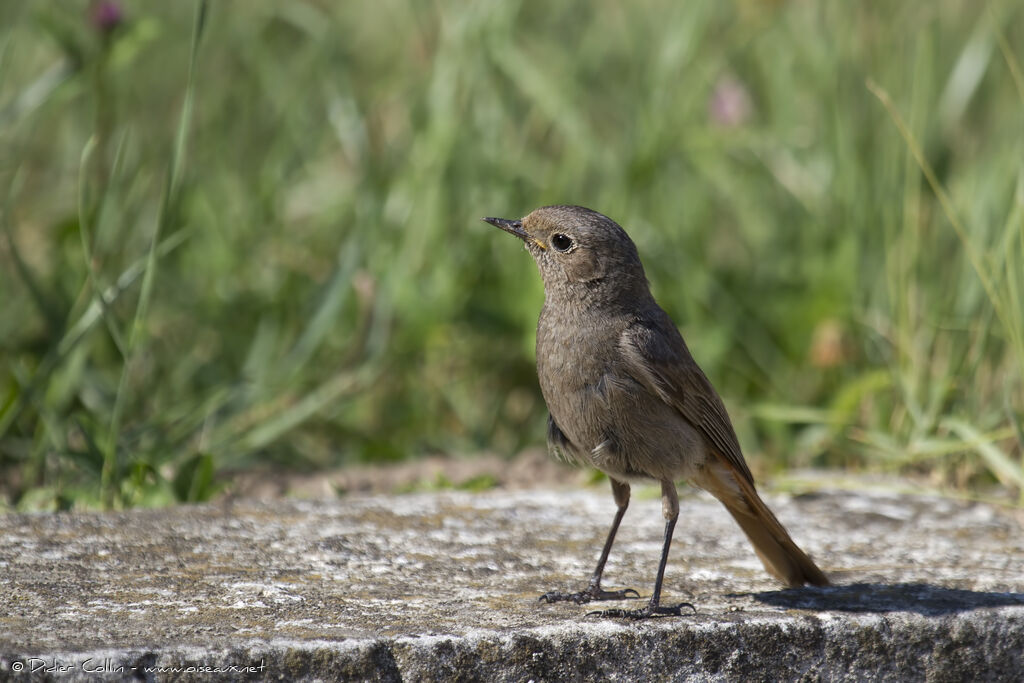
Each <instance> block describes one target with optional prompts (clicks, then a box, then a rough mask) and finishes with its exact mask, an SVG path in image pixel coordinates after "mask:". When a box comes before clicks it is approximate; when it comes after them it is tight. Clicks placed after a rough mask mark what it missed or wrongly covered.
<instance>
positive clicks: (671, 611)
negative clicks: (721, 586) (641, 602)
mask: <svg viewBox="0 0 1024 683" xmlns="http://www.w3.org/2000/svg"><path fill="white" fill-rule="evenodd" d="M684 607H689V608H690V609H691V610H693V614H696V613H697V608H696V607H694V606H693V605H691V604H690V603H688V602H681V603H679V604H678V605H673V606H670V607H662V606H661V605H647V607H644V608H643V609H602V610H597V611H594V612H588V613H587V616H588V617H590V616H594V617H602V618H605V619H608V618H610V619H633V620H634V621H636V620H640V619H649V618H650V617H681V616H683V608H684Z"/></svg>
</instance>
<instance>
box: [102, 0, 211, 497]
mask: <svg viewBox="0 0 1024 683" xmlns="http://www.w3.org/2000/svg"><path fill="white" fill-rule="evenodd" d="M206 4H207V3H206V0H198V2H197V3H196V10H195V20H194V23H193V28H192V45H191V49H190V50H189V62H188V78H187V81H186V84H185V101H184V103H183V104H182V110H181V116H180V118H179V120H178V130H177V135H176V137H175V144H174V150H173V152H172V153H171V158H170V162H169V164H168V171H167V180H166V186H165V188H164V196H163V200H162V201H161V203H160V213H159V216H158V218H157V224H156V229H155V230H154V232H153V238H152V240H151V241H150V246H149V254H148V256H147V259H146V268H145V271H144V273H143V277H142V288H141V291H140V293H139V301H138V304H137V305H136V308H135V318H134V320H133V321H132V326H131V330H130V332H129V335H128V345H127V357H126V358H125V361H124V364H123V366H122V369H121V379H120V381H119V382H118V387H117V394H116V396H115V398H114V407H113V409H112V411H111V417H110V430H109V433H108V435H107V442H106V444H105V447H106V451H105V455H106V459H105V461H104V465H103V480H102V482H101V496H102V498H103V500H104V504H105V505H106V506H107V507H112V506H113V504H114V496H115V494H116V492H117V487H116V481H117V480H118V478H119V476H118V470H119V468H120V463H119V457H118V442H119V440H120V435H121V420H122V417H123V414H124V406H125V402H126V401H127V398H128V396H127V394H128V378H129V376H130V375H131V373H132V371H133V370H134V366H135V359H136V354H137V351H138V345H139V344H140V343H141V339H142V336H143V333H144V326H145V323H146V318H147V314H148V312H149V302H150V298H151V297H152V293H153V283H154V281H155V279H156V264H157V245H159V244H160V237H161V235H162V234H163V232H164V231H165V230H167V229H168V224H169V223H171V221H172V218H176V214H177V210H178V201H179V197H178V191H179V189H180V185H181V178H180V174H181V169H182V166H183V164H184V156H185V141H186V139H187V138H188V131H189V124H190V122H191V120H192V108H193V101H194V98H195V73H196V60H197V57H198V53H199V39H200V37H201V36H202V32H203V26H204V23H205V18H206Z"/></svg>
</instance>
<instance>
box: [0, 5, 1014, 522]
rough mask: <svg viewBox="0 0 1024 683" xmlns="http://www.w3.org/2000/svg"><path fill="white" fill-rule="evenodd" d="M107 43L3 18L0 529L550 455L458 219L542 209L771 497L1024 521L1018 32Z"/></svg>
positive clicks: (513, 341) (315, 26)
mask: <svg viewBox="0 0 1024 683" xmlns="http://www.w3.org/2000/svg"><path fill="white" fill-rule="evenodd" d="M89 7H90V5H89V4H88V3H86V2H84V1H78V2H70V1H68V0H37V1H36V2H32V3H4V4H3V5H2V6H0V198H2V199H0V202H2V203H0V495H3V496H4V498H5V499H6V501H7V503H8V504H10V505H13V506H16V507H21V508H33V507H51V508H52V507H68V506H73V505H80V506H81V505H107V506H124V505H157V504H163V503H168V502H172V501H174V500H202V499H205V498H208V497H209V496H211V495H213V494H214V493H215V492H216V491H217V490H218V488H219V487H220V486H222V485H223V484H224V483H225V482H227V481H229V480H230V473H231V472H232V471H237V470H238V469H241V468H246V467H254V466H268V467H285V468H294V469H304V470H311V469H316V468H321V467H330V466H336V465H339V464H345V463H351V462H357V461H359V462H384V461H389V460H395V459H400V458H407V457H415V456H416V455H418V454H423V453H428V452H466V453H472V452H478V451H481V450H489V451H497V452H500V453H509V454H511V453H513V452H515V451H517V450H519V449H522V448H524V447H527V446H535V445H539V444H541V443H542V441H543V434H544V427H543V424H544V418H545V415H546V413H545V409H544V406H543V401H542V400H541V397H540V395H539V391H538V389H537V386H536V378H535V376H534V370H533V331H534V325H535V320H536V315H537V312H538V310H539V308H540V304H541V300H542V290H541V286H540V282H539V278H538V277H537V274H536V272H535V268H534V266H533V264H532V262H531V260H530V259H529V257H528V256H527V255H526V254H525V253H523V251H522V249H521V248H518V247H517V246H516V244H515V243H514V242H513V241H512V240H510V239H508V238H507V236H503V235H502V234H500V233H498V232H497V231H495V230H493V229H491V228H489V227H488V226H487V225H485V224H483V223H480V222H479V217H480V216H484V215H505V216H510V217H515V216H520V215H523V214H525V213H526V212H528V211H529V210H531V209H533V208H535V207H536V206H540V205H543V204H548V203H577V204H583V205H586V206H590V207H592V208H595V209H597V210H600V211H602V212H604V213H607V214H609V215H610V216H612V217H613V218H615V219H617V220H618V221H619V222H620V223H622V224H623V225H624V226H626V228H627V229H628V230H629V231H630V234H631V235H632V236H633V238H634V240H635V241H636V242H637V245H638V247H639V250H640V253H641V256H642V257H643V258H644V262H645V264H646V267H647V271H648V277H649V278H650V280H651V282H652V285H653V288H654V291H655V295H656V296H657V297H658V299H659V301H660V302H661V303H662V304H663V306H664V307H665V308H666V309H667V310H668V311H669V313H670V314H671V315H672V316H673V317H674V319H675V320H676V322H677V323H678V324H679V325H680V327H681V329H682V331H683V333H684V335H685V336H686V338H687V340H688V342H689V344H690V347H691V350H692V351H693V352H694V354H695V356H696V357H697V358H698V360H699V361H700V362H701V364H702V365H703V366H704V368H705V370H706V371H707V372H708V374H709V375H710V376H711V378H712V379H713V380H714V382H715V383H716V385H717V386H718V387H719V389H720V391H721V392H722V394H723V395H724V397H725V399H726V402H727V404H728V405H729V407H730V409H731V412H732V414H733V418H734V421H735V422H736V423H737V429H738V431H739V433H740V438H741V441H742V442H743V444H744V446H745V449H746V451H747V454H748V459H750V460H751V461H752V463H753V464H754V466H755V469H758V470H760V471H762V472H773V471H776V470H779V469H781V468H784V467H802V466H822V467H844V468H848V469H850V470H860V469H868V470H873V471H885V472H894V473H897V472H899V473H907V472H912V473H915V474H923V475H926V476H929V477H932V480H933V481H934V482H935V483H936V484H937V485H943V486H953V487H958V488H960V489H964V490H980V489H982V488H983V487H985V486H987V485H989V484H991V483H995V482H999V483H1002V484H1004V485H1006V486H1008V487H1010V488H1011V489H1013V490H1016V491H1022V490H1024V426H1022V424H1024V379H1022V376H1024V124H1022V121H1024V77H1022V74H1021V61H1022V60H1024V53H1022V51H1021V48H1020V46H1021V45H1024V8H1022V7H1021V6H1020V4H1019V3H1017V2H1014V1H1012V0H1004V1H993V2H988V3H978V2H975V1H973V0H943V1H942V2H925V1H923V0H922V1H920V2H906V3H897V4H895V5H894V4H893V3H889V2H882V1H881V0H877V1H874V2H863V3H801V2H755V1H754V0H746V1H737V2H734V3H722V2H714V1H712V0H704V1H696V2H689V3H672V2H668V0H644V1H642V2H637V3H629V4H625V5H624V4H622V3H614V2H607V1H605V2H598V3H592V2H570V3H557V4H554V5H552V4H551V3H539V2H494V1H486V2H468V1H467V2H454V1H451V2H443V3H429V4H424V3H417V2H409V1H408V0H384V1H383V2H379V3H376V4H374V5H373V6H372V7H370V6H363V5H362V4H360V3H312V2H295V3H278V2H271V1H270V0H251V1H247V2H228V1H227V0H223V1H221V2H214V3H210V5H209V7H207V8H206V11H205V13H203V12H202V11H201V7H197V6H196V5H193V4H188V3H163V4H138V3H131V4H126V6H125V10H124V11H125V16H124V21H123V22H122V23H121V24H120V25H119V26H118V27H117V28H116V29H115V30H113V31H112V32H105V31H103V30H101V29H99V28H98V27H97V26H96V25H94V23H93V22H92V21H91V20H90V13H89ZM204 18H205V21H203V19H204ZM729 97H732V98H733V100H732V101H733V109H732V110H731V112H732V113H731V114H730V113H729V112H728V111H727V112H722V111H721V109H719V108H716V106H715V104H714V103H715V102H718V101H720V100H721V99H722V98H726V99H728V98H729ZM1022 495H1024V494H1022ZM1022 501H1024V498H1022Z"/></svg>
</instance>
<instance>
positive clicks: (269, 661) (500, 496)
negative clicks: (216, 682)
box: [0, 490, 1024, 681]
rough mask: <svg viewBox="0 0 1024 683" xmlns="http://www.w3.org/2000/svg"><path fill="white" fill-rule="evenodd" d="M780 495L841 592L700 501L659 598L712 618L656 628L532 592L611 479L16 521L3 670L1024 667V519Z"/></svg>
mask: <svg viewBox="0 0 1024 683" xmlns="http://www.w3.org/2000/svg"><path fill="white" fill-rule="evenodd" d="M643 498H644V495H643V492H642V491H641V492H639V495H636V496H635V499H634V502H633V504H632V505H631V507H630V510H629V512H628V513H627V515H626V518H625V520H624V522H623V526H622V529H621V530H620V535H619V539H618V542H617V544H616V547H615V549H614V550H613V553H612V557H611V559H610V560H609V563H608V568H607V570H606V574H605V576H606V583H607V586H608V587H615V586H620V587H621V586H631V587H635V588H637V589H638V590H639V591H640V592H641V594H644V595H649V592H650V588H651V585H650V584H651V582H652V581H653V575H654V572H655V569H656V564H657V556H658V551H659V548H660V535H661V515H660V505H659V503H658V502H657V500H655V499H653V498H651V499H646V500H645V499H643ZM769 504H770V505H771V506H772V507H773V508H774V509H775V511H776V513H777V514H778V516H779V517H780V519H781V520H782V521H783V523H784V524H786V525H787V527H789V529H790V531H791V533H792V534H793V536H794V538H796V539H797V541H798V543H800V544H801V545H802V546H803V547H804V548H805V549H807V550H808V551H809V552H811V553H812V554H813V555H814V556H815V558H816V560H817V561H818V562H819V564H821V566H822V567H823V568H824V569H825V571H826V572H827V573H829V574H830V575H831V576H832V578H833V580H834V581H835V582H836V583H837V584H839V585H837V586H834V587H831V588H825V589H809V588H808V589H801V590H779V588H778V585H777V584H775V583H773V582H772V580H771V579H770V578H768V577H767V576H766V575H765V574H764V572H763V571H762V570H761V568H760V565H759V563H758V561H757V560H756V558H755V557H754V555H753V553H752V551H751V550H750V549H749V547H748V546H747V545H746V541H745V539H743V537H742V535H741V534H740V532H739V531H738V530H737V529H736V528H735V526H734V525H733V523H732V521H731V519H730V518H729V517H728V515H727V514H726V513H725V511H724V510H723V509H722V508H721V507H720V506H719V505H718V503H717V502H715V501H714V500H713V499H711V498H709V497H707V496H705V495H704V494H697V493H692V494H688V495H685V496H684V497H683V499H682V501H681V511H682V512H681V516H680V522H679V526H678V527H677V531H676V542H675V543H674V544H673V549H672V556H671V559H670V564H669V568H668V571H667V573H666V586H665V591H666V596H665V600H666V602H667V601H671V600H677V601H681V600H686V601H688V602H692V603H694V604H695V605H696V606H697V609H698V613H697V614H696V615H694V616H688V617H685V618H671V619H657V620H652V621H648V622H643V623H628V622H621V621H601V620H596V619H594V618H588V617H586V616H585V615H586V613H587V611H589V609H590V608H588V606H586V605H584V606H576V605H571V604H564V603H563V604H555V605H546V604H539V603H538V602H537V600H536V598H537V595H539V594H540V593H542V592H544V591H546V590H550V589H555V588H558V589H568V588H575V587H582V586H583V585H584V584H585V581H586V578H587V576H588V575H589V573H590V571H591V569H592V564H593V562H594V561H595V558H596V555H597V553H598V551H599V549H600V544H601V541H602V540H603V537H604V533H605V531H606V527H607V525H608V523H609V522H610V519H611V516H612V513H613V510H614V505H613V504H612V501H611V496H610V494H609V493H607V492H605V491H603V490H585V491H550V490H543V491H540V490H538V491H516V492H507V491H494V492H488V493H484V494H467V493H457V492H451V493H441V494H417V495H408V496H397V497H388V496H372V497H352V498H342V499H334V500H326V501H315V502H314V501H298V502H296V501H273V502H265V503H256V502H245V501H242V502H236V503H233V504H222V505H208V506H196V507H179V508H173V509H169V510H137V511H130V512H123V513H110V514H100V513H74V514H59V515H43V514H40V515H8V516H6V517H0V595H3V596H4V604H5V610H4V613H3V614H2V615H0V679H14V680H21V679H28V678H31V679H33V680H41V679H42V678H44V676H51V677H56V678H60V679H62V680H64V679H82V680H96V678H95V674H91V673H89V672H88V671H87V670H86V667H91V669H92V670H93V671H97V672H98V673H101V674H104V675H105V676H104V677H106V678H109V679H117V678H122V677H127V678H130V677H141V678H149V679H151V680H153V679H159V680H177V679H181V680H200V679H201V680H210V675H211V673H207V672H205V671H202V670H197V669H193V670H185V671H178V672H174V671H165V672H160V673H155V672H149V673H147V672H145V671H143V670H142V668H141V667H143V666H161V667H175V666H177V667H189V666H191V667H230V666H232V665H234V666H235V667H260V666H262V667H263V668H262V669H258V668H255V669H254V670H249V671H245V670H240V669H237V668H236V669H235V670H234V671H227V672H224V673H226V674H227V676H228V677H229V678H236V679H251V678H284V679H317V678H319V679H328V680H329V679H345V680H347V679H374V680H399V679H405V680H451V679H462V680H477V679H479V680H496V681H500V680H510V681H511V680H517V681H518V680H529V679H531V678H532V679H534V680H538V681H540V680H564V679H591V678H622V679H633V678H644V679H665V678H669V679H673V678H676V679H679V678H695V679H705V680H731V679H744V680H780V679H800V678H806V679H810V680H813V679H817V678H829V679H836V680H863V679H865V678H869V679H875V678H877V679H883V678H884V679H889V678H899V679H902V680H914V679H920V680H963V679H970V678H973V679H979V678H983V679H987V680H1000V679H1002V680H1019V678H1020V675H1021V672H1022V671H1024V534H1022V533H1021V532H1022V528H1021V527H1022V523H1021V518H1020V511H1014V510H1008V509H1002V508H998V507H993V506H988V505H983V504H967V503H960V502H955V501H951V500H948V499H943V498H937V497H926V496H906V495H895V494H883V493H856V494H850V493H842V492H833V493H821V494H814V495H806V496H801V497H796V498H780V497H769ZM32 658H36V659H32ZM87 660H88V663H87ZM25 665H27V666H29V667H34V668H36V669H37V671H36V673H35V674H34V675H32V676H29V675H27V674H26V672H25V671H21V672H20V673H19V672H17V671H16V669H17V667H18V666H25ZM132 666H136V667H139V668H136V669H134V670H133V669H132V668H131V667H132ZM39 667H44V668H45V667H50V671H49V672H45V671H42V670H38V669H39ZM61 667H63V668H61ZM119 669H120V670H119ZM219 677H223V673H222V674H220V675H219Z"/></svg>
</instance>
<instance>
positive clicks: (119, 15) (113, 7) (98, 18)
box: [89, 0, 124, 34]
mask: <svg viewBox="0 0 1024 683" xmlns="http://www.w3.org/2000/svg"><path fill="white" fill-rule="evenodd" d="M89 18H90V20H91V21H92V25H93V28H95V29H96V30H97V31H99V32H100V33H103V34H110V33H113V32H114V30H115V29H116V28H117V27H118V26H120V25H121V22H122V21H124V10H122V9H121V5H120V3H117V2H114V0H100V1H99V2H94V3H93V5H92V8H91V9H90V10H89Z"/></svg>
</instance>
